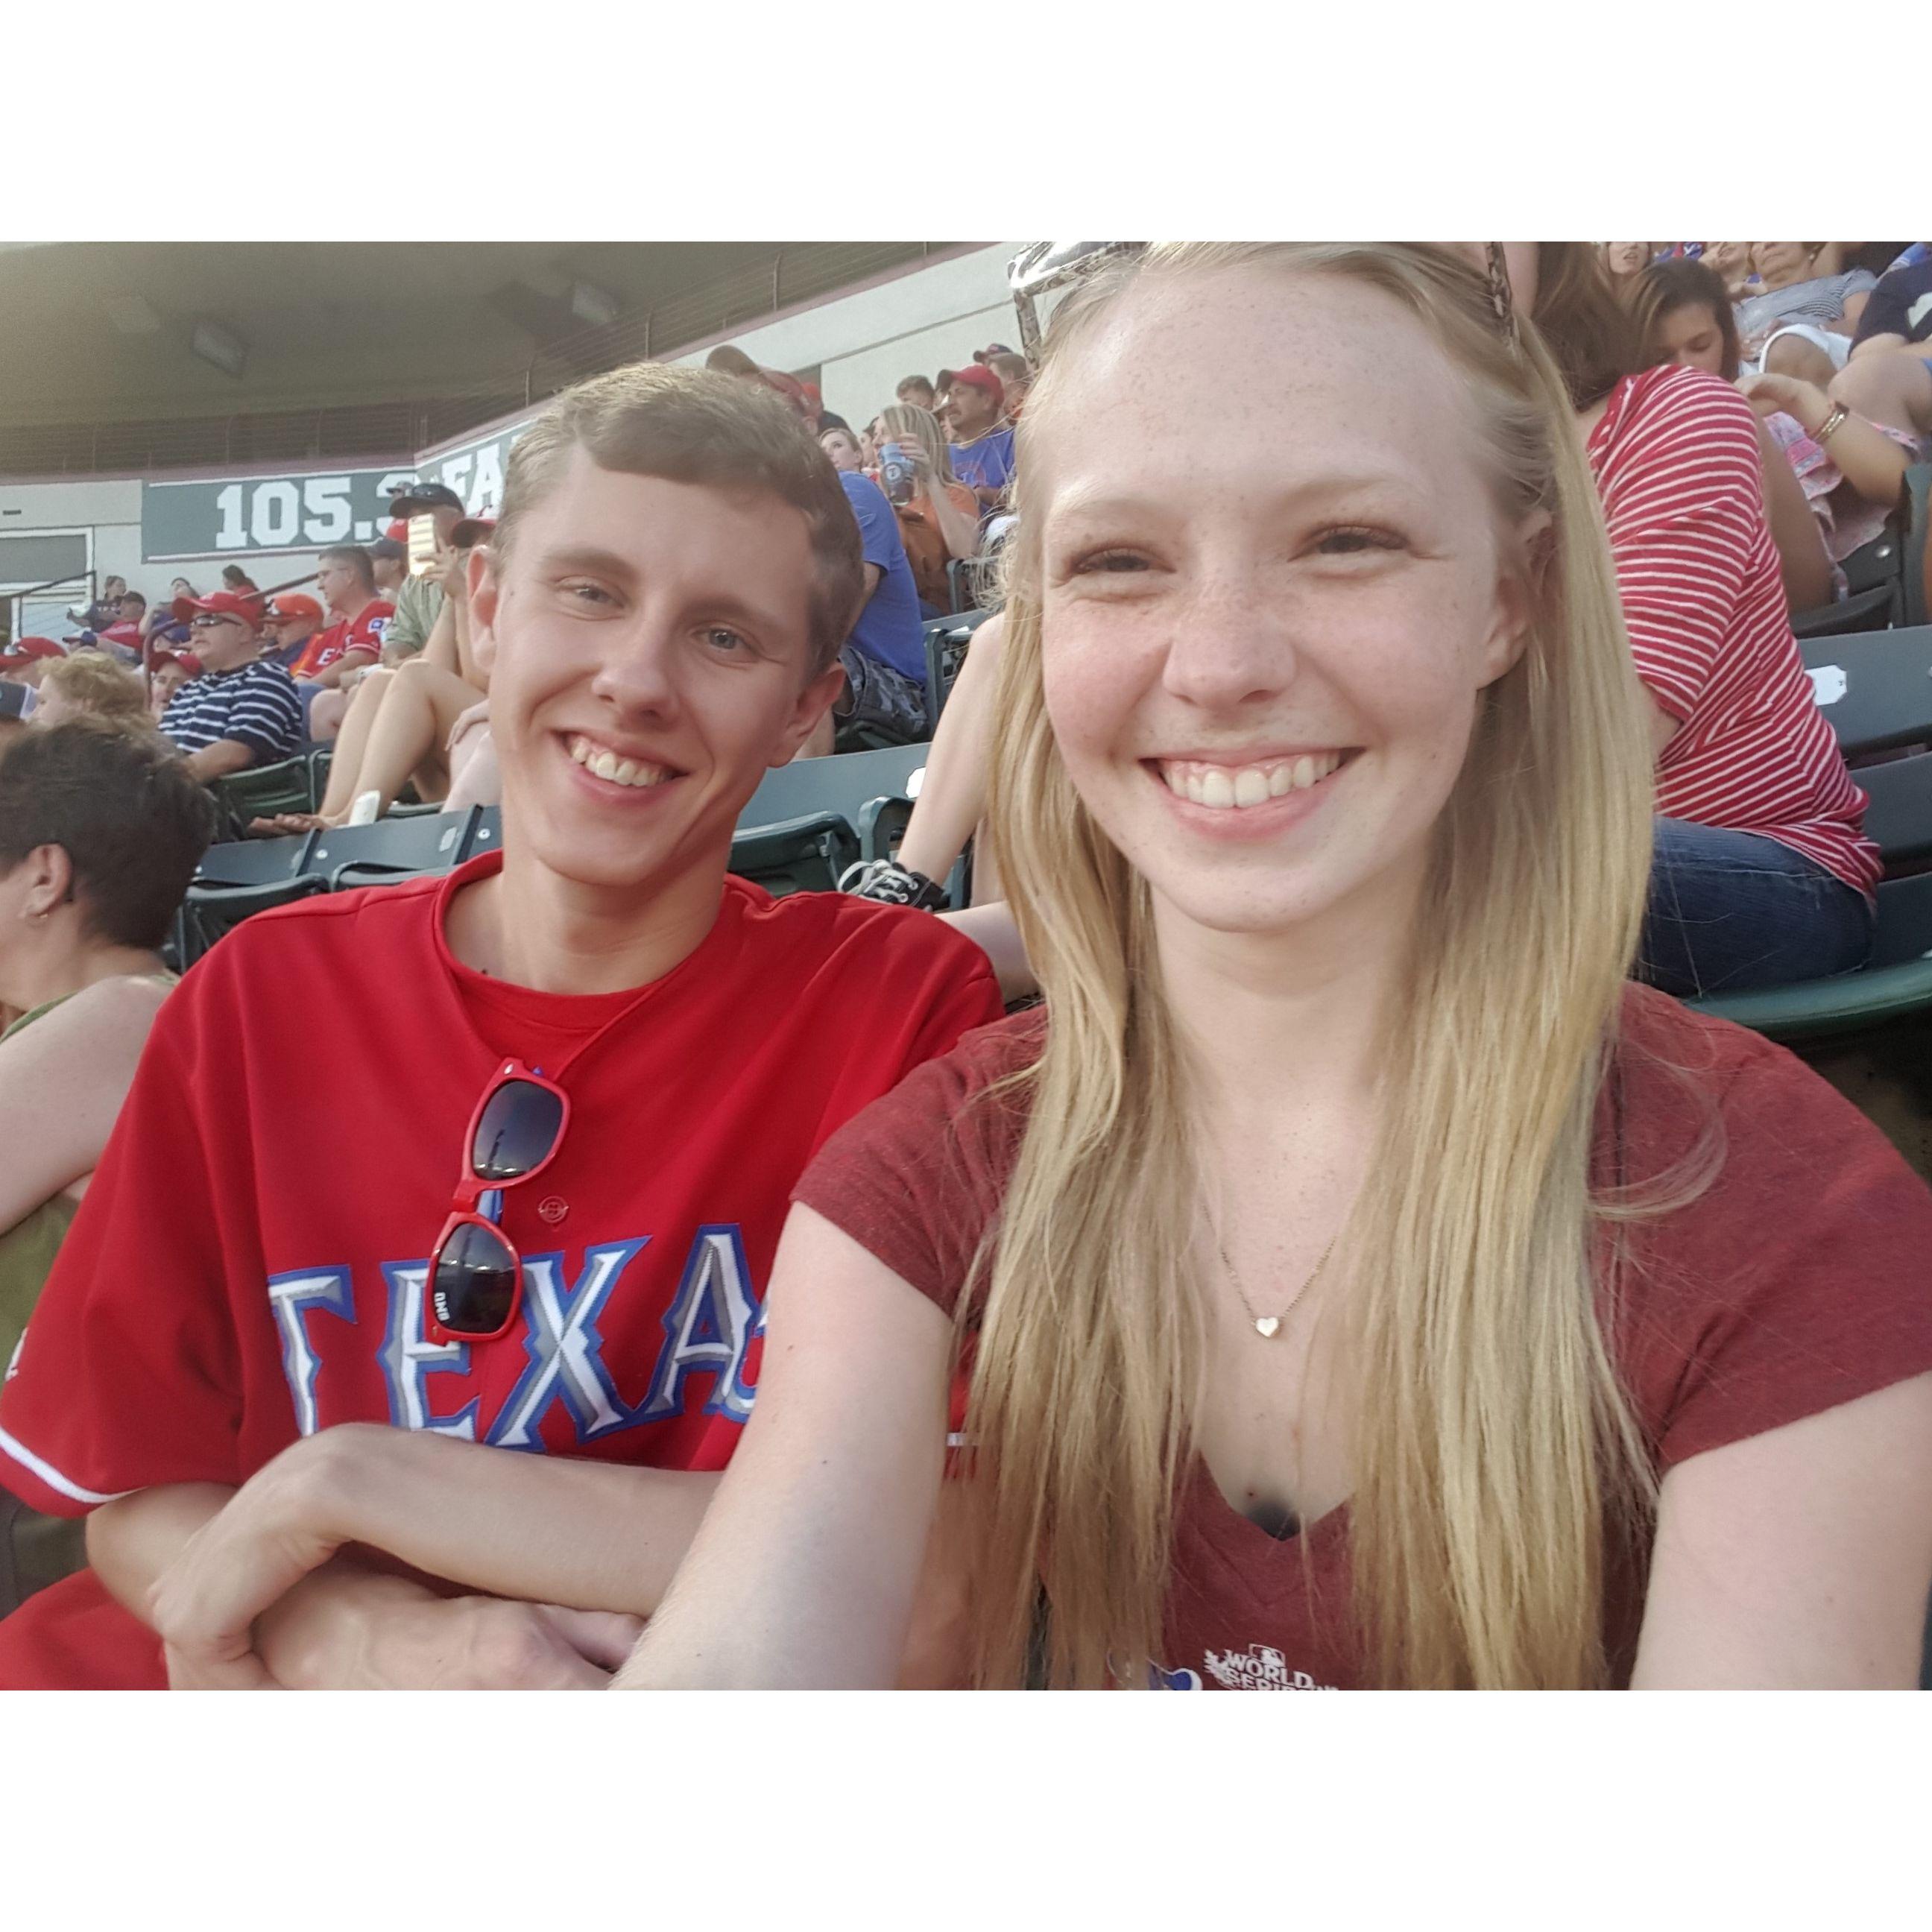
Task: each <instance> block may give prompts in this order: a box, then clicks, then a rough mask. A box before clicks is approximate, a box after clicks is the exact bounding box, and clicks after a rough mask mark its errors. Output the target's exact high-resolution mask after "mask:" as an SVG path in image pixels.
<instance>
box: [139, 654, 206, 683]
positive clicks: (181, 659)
mask: <svg viewBox="0 0 1932 1932" xmlns="http://www.w3.org/2000/svg"><path fill="white" fill-rule="evenodd" d="M163 664H173V665H175V667H177V668H178V669H180V670H184V671H186V672H187V674H188V676H190V677H199V676H200V675H201V666H200V664H199V662H198V661H196V659H195V658H192V657H190V655H188V654H187V652H186V651H157V652H155V653H154V656H153V658H151V660H150V661H149V663H148V676H153V675H154V673H155V672H156V671H157V670H160V667H162V665H163Z"/></svg>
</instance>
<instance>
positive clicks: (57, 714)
mask: <svg viewBox="0 0 1932 1932" xmlns="http://www.w3.org/2000/svg"><path fill="white" fill-rule="evenodd" d="M83 717H95V718H103V719H104V720H106V721H107V722H108V723H109V724H121V725H124V726H127V725H131V726H136V727H140V728H142V729H145V728H147V727H148V725H149V724H150V723H151V718H150V716H149V714H148V694H147V693H146V691H145V690H143V689H142V685H141V674H140V673H139V671H137V670H131V669H130V668H129V667H127V665H125V664H116V663H115V661H114V660H113V658H110V657H109V656H108V655H107V654H106V653H105V652H101V651H77V652H74V654H73V655H71V656H68V657H64V658H61V659H59V660H58V661H57V662H55V663H50V664H49V665H48V666H47V667H46V670H44V671H43V673H41V676H40V702H39V703H38V704H37V705H36V706H34V724H35V725H36V726H46V725H54V724H68V723H69V722H71V721H72V720H73V719H74V718H83Z"/></svg>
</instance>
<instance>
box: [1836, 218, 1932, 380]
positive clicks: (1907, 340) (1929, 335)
mask: <svg viewBox="0 0 1932 1932" xmlns="http://www.w3.org/2000/svg"><path fill="white" fill-rule="evenodd" d="M1925 247H1926V245H1925V244H1924V243H1923V242H1921V243H1918V244H1916V245H1915V248H1917V249H1918V250H1921V251H1922V250H1923V249H1924V248H1925ZM1928 341H1932V256H1928V255H1927V254H1923V253H1915V252H1914V250H1913V249H1907V250H1906V252H1905V254H1903V255H1902V256H1901V257H1900V258H1899V260H1897V262H1896V263H1894V265H1893V266H1891V268H1889V269H1887V270H1886V271H1885V273H1884V274H1883V275H1881V276H1879V278H1878V282H1877V285H1876V287H1874V288H1873V290H1872V292H1871V294H1870V296H1868V297H1867V299H1866V302H1865V305H1864V308H1862V309H1861V310H1860V311H1859V312H1858V332H1857V333H1856V334H1855V335H1854V336H1853V337H1852V354H1853V355H1854V356H1858V355H1864V354H1868V353H1873V352H1875V351H1876V350H1882V349H1910V348H1914V347H1918V346H1919V345H1921V344H1924V343H1926V342H1928Z"/></svg>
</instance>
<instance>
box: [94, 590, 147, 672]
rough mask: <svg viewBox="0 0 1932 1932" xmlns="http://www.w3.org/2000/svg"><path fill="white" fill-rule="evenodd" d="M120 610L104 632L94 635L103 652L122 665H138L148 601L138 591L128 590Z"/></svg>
mask: <svg viewBox="0 0 1932 1932" xmlns="http://www.w3.org/2000/svg"><path fill="white" fill-rule="evenodd" d="M120 608H121V614H120V616H119V617H118V619H116V620H115V622H113V623H111V624H110V625H108V627H107V629H106V630H104V631H98V632H97V633H96V634H95V635H96V639H97V641H98V643H100V646H101V649H103V650H104V651H107V652H111V653H112V654H113V655H114V656H115V657H117V658H119V659H120V660H121V662H122V663H123V664H139V662H140V661H141V649H142V641H143V638H144V635H145V633H144V630H143V624H144V621H145V619H146V617H147V614H148V600H147V599H146V598H145V597H143V596H142V595H141V593H140V592H139V591H138V590H130V591H127V592H125V593H124V595H122V597H121V607H120Z"/></svg>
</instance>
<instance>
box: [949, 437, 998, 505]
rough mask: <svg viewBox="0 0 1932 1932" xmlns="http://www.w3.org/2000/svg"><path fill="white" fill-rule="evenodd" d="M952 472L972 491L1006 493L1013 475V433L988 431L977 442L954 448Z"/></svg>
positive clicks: (956, 445) (960, 444) (959, 444)
mask: <svg viewBox="0 0 1932 1932" xmlns="http://www.w3.org/2000/svg"><path fill="white" fill-rule="evenodd" d="M951 455H952V457H953V475H956V477H958V478H959V480H960V481H961V482H962V483H963V484H965V486H966V487H967V488H968V489H969V490H1004V488H1005V487H1007V478H1009V477H1010V476H1011V475H1013V431H1012V429H1011V428H1006V429H993V430H989V431H987V432H986V434H985V435H984V436H983V437H980V440H979V441H978V442H977V443H955V444H954V445H953V449H952V452H951Z"/></svg>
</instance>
